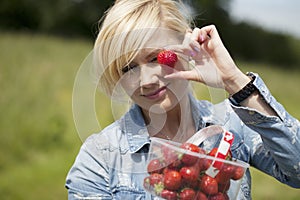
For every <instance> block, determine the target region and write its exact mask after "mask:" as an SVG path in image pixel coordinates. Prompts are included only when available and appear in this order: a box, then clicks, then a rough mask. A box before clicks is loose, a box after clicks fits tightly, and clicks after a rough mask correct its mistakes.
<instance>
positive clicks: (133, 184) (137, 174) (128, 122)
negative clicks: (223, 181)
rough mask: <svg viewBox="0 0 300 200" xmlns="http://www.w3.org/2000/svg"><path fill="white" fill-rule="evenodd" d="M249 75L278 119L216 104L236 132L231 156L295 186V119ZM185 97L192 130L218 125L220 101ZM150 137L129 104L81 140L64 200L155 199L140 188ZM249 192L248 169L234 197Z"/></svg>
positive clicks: (299, 179) (299, 183) (298, 171)
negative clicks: (129, 107)
mask: <svg viewBox="0 0 300 200" xmlns="http://www.w3.org/2000/svg"><path fill="white" fill-rule="evenodd" d="M254 75H255V76H256V78H255V81H254V84H255V86H256V87H257V88H258V90H259V92H260V94H261V95H262V97H263V98H264V100H265V101H266V102H267V103H268V104H269V105H270V106H271V107H272V108H273V109H274V110H275V111H276V113H277V114H278V117H274V116H265V115H263V114H261V113H259V112H258V111H256V110H254V109H250V108H246V107H242V106H235V105H233V104H231V103H230V101H229V100H225V101H224V102H223V103H221V104H220V105H221V106H222V107H223V108H225V109H226V116H225V118H226V119H225V120H223V121H225V123H224V124H223V127H224V128H225V129H226V130H228V131H230V132H231V133H233V134H234V136H235V139H234V142H233V144H232V146H231V152H232V155H233V157H235V158H237V159H239V160H242V161H244V162H246V163H249V164H250V165H251V166H253V167H255V168H257V169H258V170H260V171H262V172H264V173H266V174H269V175H270V176H273V177H274V178H276V179H277V180H279V181H280V182H282V183H285V184H287V185H290V186H292V187H296V188H300V135H299V134H300V123H299V121H298V120H297V119H295V118H293V117H292V116H291V115H289V114H288V113H287V112H286V111H285V109H284V108H283V107H282V105H280V104H279V103H278V102H277V101H276V100H275V98H274V97H273V96H272V95H271V94H270V92H269V90H268V89H267V87H266V85H265V84H264V83H263V81H262V79H261V78H260V77H259V76H258V75H257V74H254ZM190 99H191V106H192V109H191V110H192V116H193V119H194V122H195V125H196V129H197V130H200V129H202V128H204V127H206V126H208V125H210V124H219V123H220V120H219V119H218V117H216V116H215V114H214V109H215V108H216V107H217V106H220V105H213V104H211V103H209V102H207V101H198V100H196V99H194V98H192V97H191V98H190ZM221 121H222V120H221ZM150 141H151V138H150V137H149V134H148V132H147V128H146V125H145V122H144V119H143V117H142V114H141V111H140V108H139V107H138V106H137V105H133V107H132V108H131V109H130V110H129V111H128V112H127V113H126V114H125V115H124V116H123V117H122V118H120V119H119V120H117V121H115V122H114V123H112V124H111V125H109V126H108V127H106V128H105V129H104V130H102V131H101V132H100V133H97V134H93V135H91V136H90V137H89V138H88V139H87V140H86V141H85V142H84V143H83V145H82V147H81V149H80V152H79V154H78V155H77V158H76V160H75V162H74V164H73V166H72V168H71V169H70V171H69V173H68V176H67V179H66V185H65V186H66V188H67V189H68V198H69V200H72V199H122V200H125V199H132V200H136V199H156V197H153V196H151V194H149V193H148V192H146V191H145V189H144V188H143V179H144V177H145V176H146V175H147V173H146V172H145V169H146V164H147V155H148V150H149V144H150ZM201 145H204V146H205V144H201ZM250 192H251V177H250V172H249V170H247V171H246V175H245V176H244V178H243V180H242V183H241V187H240V190H239V192H238V198H237V199H239V200H240V199H251V193H250Z"/></svg>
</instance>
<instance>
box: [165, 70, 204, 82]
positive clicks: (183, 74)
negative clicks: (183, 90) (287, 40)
mask: <svg viewBox="0 0 300 200" xmlns="http://www.w3.org/2000/svg"><path fill="white" fill-rule="evenodd" d="M164 78H166V79H185V80H190V81H200V77H199V76H198V75H197V73H195V72H193V71H192V70H191V71H175V72H173V73H171V74H168V75H166V76H164Z"/></svg>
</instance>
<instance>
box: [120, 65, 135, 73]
mask: <svg viewBox="0 0 300 200" xmlns="http://www.w3.org/2000/svg"><path fill="white" fill-rule="evenodd" d="M137 66H138V65H134V64H129V65H127V66H125V67H123V68H122V72H123V74H125V73H126V72H128V71H130V70H133V69H134V68H136V67H137Z"/></svg>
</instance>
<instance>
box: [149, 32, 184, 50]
mask: <svg viewBox="0 0 300 200" xmlns="http://www.w3.org/2000/svg"><path fill="white" fill-rule="evenodd" d="M182 40H183V34H182V33H179V32H176V31H173V30H170V29H164V28H159V29H157V31H155V33H154V34H153V35H152V37H151V38H150V39H149V40H148V41H147V42H146V44H145V46H144V48H146V49H157V48H159V49H161V48H164V47H166V46H169V45H178V44H180V43H181V42H182Z"/></svg>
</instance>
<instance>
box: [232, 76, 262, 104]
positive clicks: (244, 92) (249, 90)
mask: <svg viewBox="0 0 300 200" xmlns="http://www.w3.org/2000/svg"><path fill="white" fill-rule="evenodd" d="M247 76H249V77H250V78H251V81H250V82H249V83H248V84H247V85H246V86H245V87H243V88H242V89H241V90H240V91H238V92H237V93H235V94H233V95H231V96H230V97H229V100H230V101H231V103H232V104H233V105H235V106H240V103H241V102H242V101H244V100H245V99H247V98H248V97H249V96H250V95H251V94H253V92H255V91H257V88H256V87H255V85H254V84H253V83H254V80H255V76H254V75H253V74H250V73H247Z"/></svg>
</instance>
